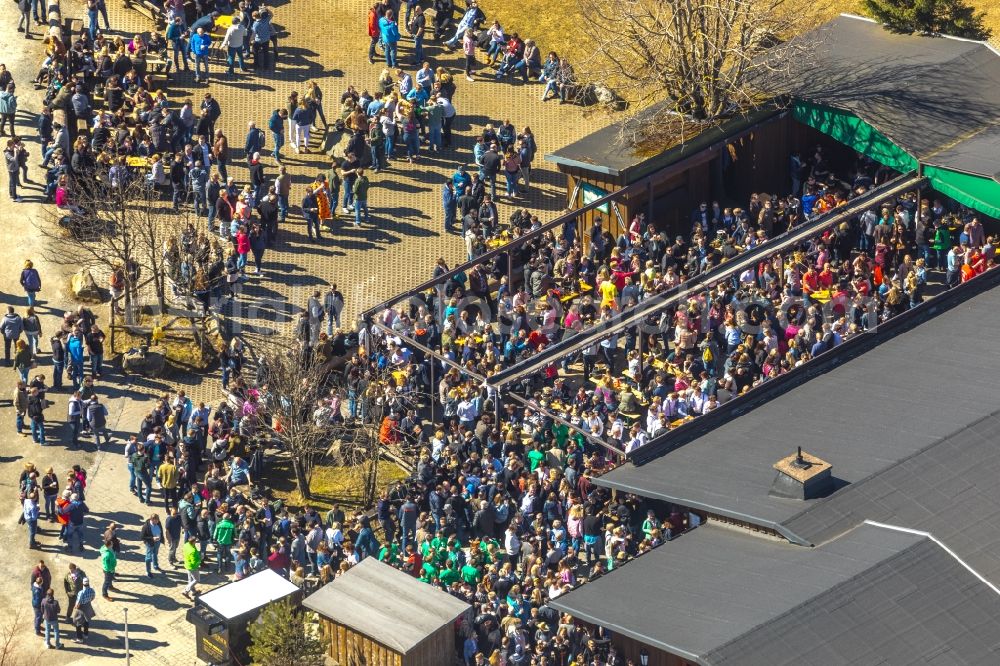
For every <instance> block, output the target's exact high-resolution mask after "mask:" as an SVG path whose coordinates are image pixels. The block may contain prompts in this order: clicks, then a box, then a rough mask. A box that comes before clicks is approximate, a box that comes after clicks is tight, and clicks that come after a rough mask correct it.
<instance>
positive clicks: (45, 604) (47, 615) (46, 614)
mask: <svg viewBox="0 0 1000 666" xmlns="http://www.w3.org/2000/svg"><path fill="white" fill-rule="evenodd" d="M41 609H42V621H43V622H45V647H47V648H48V649H50V650H51V649H52V647H53V646H52V636H53V634H54V635H55V639H56V644H55V647H56V649H59V650H61V649H62V647H63V644H62V641H61V640H59V610H60V607H59V600H58V599H56V593H55V590H53V589H52V588H51V587H50V588H49V589H47V590H46V591H45V598H44V599H42V603H41Z"/></svg>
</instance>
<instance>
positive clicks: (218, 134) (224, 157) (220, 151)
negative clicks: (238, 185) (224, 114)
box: [203, 93, 229, 180]
mask: <svg viewBox="0 0 1000 666" xmlns="http://www.w3.org/2000/svg"><path fill="white" fill-rule="evenodd" d="M207 94H208V93H206V95H207ZM207 101H208V100H206V102H207ZM211 102H213V103H214V104H215V106H216V107H218V105H219V103H218V102H216V101H215V100H214V99H213V100H211ZM203 104H204V103H203ZM210 113H211V112H210ZM220 113H221V112H220ZM213 126H214V122H213ZM212 155H213V156H214V157H215V166H216V168H217V169H218V170H219V173H220V174H221V175H222V177H223V178H224V179H225V180H229V173H228V172H227V171H226V166H227V165H228V164H229V139H227V138H226V135H225V134H223V133H222V130H221V129H220V130H215V143H213V144H212Z"/></svg>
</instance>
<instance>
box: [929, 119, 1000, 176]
mask: <svg viewBox="0 0 1000 666" xmlns="http://www.w3.org/2000/svg"><path fill="white" fill-rule="evenodd" d="M927 163H928V164H932V165H934V166H939V167H944V168H946V169H955V170H957V171H964V172H966V173H971V174H975V175H977V176H984V177H989V176H992V177H993V179H994V180H996V181H997V182H1000V124H997V125H990V126H989V127H984V128H983V129H982V131H980V132H977V133H975V134H973V135H972V136H970V137H968V138H967V139H963V140H962V141H959V142H958V143H956V144H955V145H953V146H951V147H950V148H946V149H944V150H942V151H940V152H938V153H935V154H934V155H932V156H931V157H929V158H927Z"/></svg>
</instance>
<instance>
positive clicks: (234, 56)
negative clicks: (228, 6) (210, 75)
mask: <svg viewBox="0 0 1000 666" xmlns="http://www.w3.org/2000/svg"><path fill="white" fill-rule="evenodd" d="M246 36H247V29H246V27H245V26H244V25H243V21H242V18H241V17H240V16H238V15H237V16H233V23H232V25H230V26H229V28H228V29H227V30H226V36H225V37H223V38H222V48H223V49H225V50H226V64H227V65H228V66H229V69H228V70H227V71H226V76H228V77H229V78H230V79H231V78H233V73H234V68H235V65H236V61H237V60H239V61H240V70H241V71H243V72H246V71H247V65H246V63H245V62H244V61H243V44H244V42H245V41H246Z"/></svg>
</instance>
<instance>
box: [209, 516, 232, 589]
mask: <svg viewBox="0 0 1000 666" xmlns="http://www.w3.org/2000/svg"><path fill="white" fill-rule="evenodd" d="M235 534H236V528H235V526H234V525H233V521H232V517H231V516H230V515H229V513H228V512H227V513H225V514H223V516H222V520H220V521H219V522H218V523H217V524H216V525H215V534H214V535H213V536H214V538H215V547H216V548H217V549H218V555H219V557H218V568H217V572H218V573H220V574H222V573H225V572H226V567H227V565H228V563H229V557H230V555H231V553H230V549H231V548H232V546H233V538H234V536H235Z"/></svg>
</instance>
